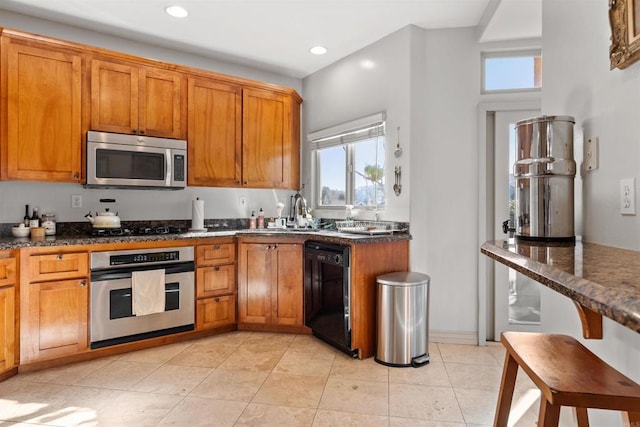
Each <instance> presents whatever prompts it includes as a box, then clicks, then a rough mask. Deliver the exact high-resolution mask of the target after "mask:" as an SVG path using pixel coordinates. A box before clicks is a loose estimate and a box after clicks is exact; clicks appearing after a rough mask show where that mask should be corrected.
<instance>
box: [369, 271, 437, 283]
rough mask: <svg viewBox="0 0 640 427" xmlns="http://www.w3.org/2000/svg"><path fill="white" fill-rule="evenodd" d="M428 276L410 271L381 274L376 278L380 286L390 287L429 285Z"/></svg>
mask: <svg viewBox="0 0 640 427" xmlns="http://www.w3.org/2000/svg"><path fill="white" fill-rule="evenodd" d="M429 280H430V278H429V276H427V275H426V274H422V273H415V272H411V271H398V272H395V273H388V274H383V275H382V276H378V278H377V281H378V283H380V284H381V285H391V286H416V285H424V284H425V283H429Z"/></svg>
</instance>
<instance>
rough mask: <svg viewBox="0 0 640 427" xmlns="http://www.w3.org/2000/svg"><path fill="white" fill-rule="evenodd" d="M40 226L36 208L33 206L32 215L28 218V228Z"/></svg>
mask: <svg viewBox="0 0 640 427" xmlns="http://www.w3.org/2000/svg"><path fill="white" fill-rule="evenodd" d="M37 227H40V217H39V216H38V208H33V215H31V219H30V220H29V228H37Z"/></svg>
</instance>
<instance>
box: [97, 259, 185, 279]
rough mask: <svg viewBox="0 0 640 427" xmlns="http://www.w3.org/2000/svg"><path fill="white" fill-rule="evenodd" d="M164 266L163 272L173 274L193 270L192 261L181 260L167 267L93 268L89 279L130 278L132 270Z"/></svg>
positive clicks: (156, 267) (155, 267)
mask: <svg viewBox="0 0 640 427" xmlns="http://www.w3.org/2000/svg"><path fill="white" fill-rule="evenodd" d="M162 268H164V274H165V275H166V274H175V273H185V272H187V273H188V272H193V271H195V268H194V263H193V261H189V262H183V263H180V264H172V265H170V266H167V267H162V266H153V265H151V266H145V267H136V268H131V267H128V268H115V269H110V270H95V271H92V272H91V281H93V282H95V281H104V280H117V279H130V278H131V273H132V272H133V271H144V270H160V269H162Z"/></svg>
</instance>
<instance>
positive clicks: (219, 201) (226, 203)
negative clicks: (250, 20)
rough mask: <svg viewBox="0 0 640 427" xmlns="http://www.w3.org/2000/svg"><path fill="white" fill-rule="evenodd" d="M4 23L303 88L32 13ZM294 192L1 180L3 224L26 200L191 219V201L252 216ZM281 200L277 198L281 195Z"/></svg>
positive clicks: (216, 211)
mask: <svg viewBox="0 0 640 427" xmlns="http://www.w3.org/2000/svg"><path fill="white" fill-rule="evenodd" d="M0 26H3V27H7V28H11V29H16V30H21V31H27V32H32V33H36V34H41V35H45V36H49V37H55V38H58V39H62V40H68V41H73V42H78V43H83V44H87V45H91V46H98V47H103V48H106V49H112V50H116V51H120V52H126V53H130V54H134V55H139V56H144V57H148V58H154V59H158V60H163V61H167V62H172V63H176V64H183V65H187V66H193V67H198V68H202V69H206V70H210V71H215V72H219V73H224V74H229V75H233V76H238V77H243V78H248V79H253V80H258V81H262V82H267V83H273V84H278V85H283V86H287V87H291V88H293V89H295V90H296V91H298V93H301V88H302V81H301V80H300V79H295V78H290V77H286V76H280V75H276V74H273V73H269V72H263V71H260V70H258V69H254V68H250V67H246V66H241V65H235V64H231V63H226V62H222V61H217V60H213V59H210V58H205V57H202V56H197V55H191V54H187V53H184V52H180V51H176V50H171V49H165V48H162V47H159V46H155V45H151V44H145V43H138V42H133V41H130V40H126V39H122V38H118V37H113V36H108V35H105V34H101V33H95V32H91V31H87V30H83V29H79V28H76V27H70V26H65V25H61V24H57V23H53V22H50V21H46V20H42V19H37V18H31V17H27V16H24V15H19V14H15V13H11V12H5V11H3V12H2V14H0ZM72 194H80V195H82V197H83V207H82V208H81V209H72V208H71V195H72ZM291 194H293V192H292V191H283V190H279V191H276V192H274V191H272V190H248V189H247V190H245V189H229V188H203V187H191V188H188V189H186V190H180V191H160V190H96V189H84V188H82V186H81V185H78V184H60V183H35V182H15V181H3V182H0V201H1V203H0V223H9V222H17V221H20V220H21V219H22V217H23V216H24V205H25V204H29V205H31V206H32V207H33V206H37V207H39V208H40V212H47V211H51V212H55V213H56V214H57V219H58V221H64V222H69V221H83V220H84V215H85V214H86V213H87V212H88V211H89V210H93V211H95V210H97V209H99V208H100V206H99V203H98V199H100V198H102V197H113V198H115V199H116V201H117V203H118V210H119V213H120V217H121V219H122V220H124V221H128V220H144V219H157V220H162V219H190V218H191V200H193V199H195V197H200V198H201V199H203V200H205V217H206V218H237V217H248V216H249V215H250V214H251V211H252V210H255V211H257V210H258V209H260V207H262V208H263V209H264V211H265V215H266V216H275V215H276V203H277V202H278V201H282V202H285V203H286V204H287V208H286V209H285V211H284V212H285V213H288V205H289V201H290V197H289V196H290V195H291ZM240 196H245V197H247V198H248V207H247V208H246V209H241V208H240V205H239V200H238V199H239V197H240ZM276 199H277V200H276Z"/></svg>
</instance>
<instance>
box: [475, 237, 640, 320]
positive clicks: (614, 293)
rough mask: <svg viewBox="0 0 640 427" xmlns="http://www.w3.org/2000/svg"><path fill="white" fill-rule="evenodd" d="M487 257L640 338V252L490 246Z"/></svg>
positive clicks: (585, 246) (515, 243)
mask: <svg viewBox="0 0 640 427" xmlns="http://www.w3.org/2000/svg"><path fill="white" fill-rule="evenodd" d="M480 251H481V252H482V253H483V254H485V255H487V256H488V257H490V258H492V259H494V260H496V261H498V262H500V263H502V264H505V265H506V266H508V267H511V268H513V269H514V270H516V271H518V272H520V273H522V274H524V275H525V276H527V277H530V278H532V279H534V280H536V281H538V282H540V283H541V284H543V285H545V286H547V287H549V288H551V289H553V290H555V291H557V292H559V293H561V294H562V295H565V296H567V297H569V298H571V299H572V300H573V301H574V302H576V303H577V304H580V305H581V306H582V307H584V308H587V309H589V310H591V311H593V312H595V313H598V314H600V315H602V316H606V317H608V318H610V319H612V320H614V321H616V322H618V323H619V324H621V325H623V326H626V327H627V328H630V329H632V330H634V331H636V332H640V252H638V251H633V250H629V249H620V248H614V247H610V246H603V245H599V244H595V243H588V242H580V241H578V242H576V243H575V244H569V245H568V244H562V243H547V242H545V243H541V242H529V241H527V242H525V241H521V240H516V239H509V240H497V241H488V242H485V243H484V244H483V245H482V246H481V248H480Z"/></svg>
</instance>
